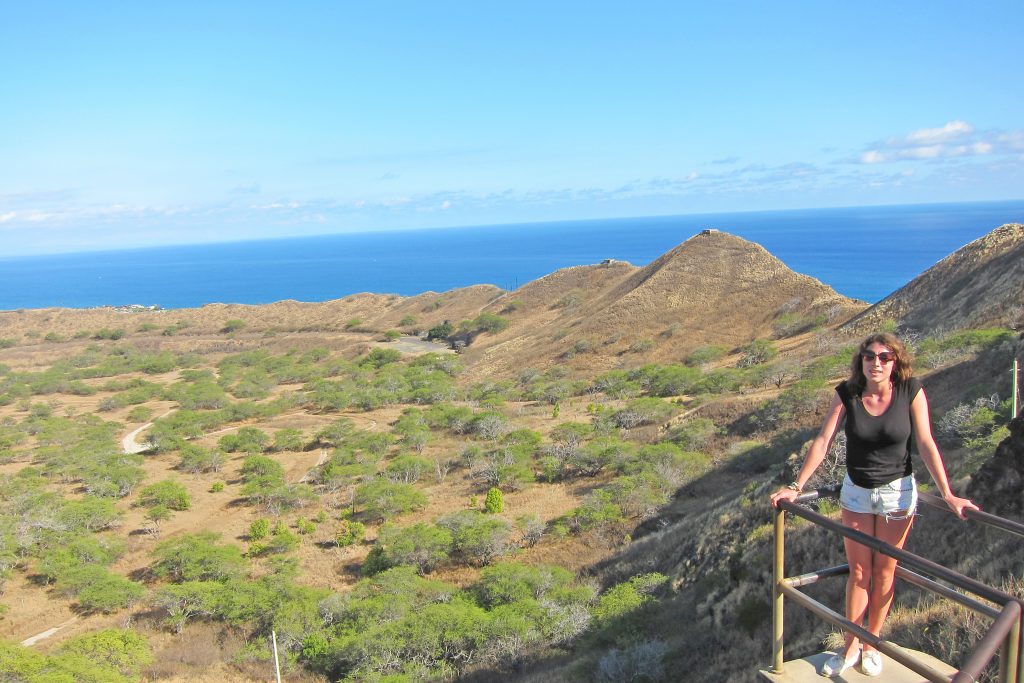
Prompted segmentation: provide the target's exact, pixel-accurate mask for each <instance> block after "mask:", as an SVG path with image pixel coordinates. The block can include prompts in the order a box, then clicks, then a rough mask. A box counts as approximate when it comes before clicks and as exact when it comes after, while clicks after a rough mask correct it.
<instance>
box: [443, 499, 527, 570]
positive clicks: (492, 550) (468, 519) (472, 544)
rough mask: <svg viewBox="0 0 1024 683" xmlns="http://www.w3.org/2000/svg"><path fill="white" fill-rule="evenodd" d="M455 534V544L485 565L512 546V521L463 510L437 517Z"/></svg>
mask: <svg viewBox="0 0 1024 683" xmlns="http://www.w3.org/2000/svg"><path fill="white" fill-rule="evenodd" d="M437 524H438V526H441V527H444V528H445V529H448V530H449V531H450V532H451V534H452V546H453V548H454V550H455V551H456V552H458V553H460V554H461V555H462V556H463V557H464V558H465V559H466V560H468V561H470V562H473V563H476V564H480V565H485V564H489V563H490V562H491V561H492V560H494V559H496V558H498V557H501V556H502V555H504V554H505V553H507V552H508V551H509V550H510V549H511V544H510V542H509V539H510V537H511V534H512V525H511V524H509V523H508V522H507V521H506V520H504V519H502V518H501V517H495V516H492V515H485V514H483V513H482V512H479V511H476V510H461V511H459V512H455V513H452V514H450V515H446V516H444V517H442V518H441V519H439V520H438V521H437Z"/></svg>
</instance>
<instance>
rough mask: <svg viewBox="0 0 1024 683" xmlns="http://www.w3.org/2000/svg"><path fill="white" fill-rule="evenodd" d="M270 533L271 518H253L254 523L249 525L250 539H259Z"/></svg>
mask: <svg viewBox="0 0 1024 683" xmlns="http://www.w3.org/2000/svg"><path fill="white" fill-rule="evenodd" d="M269 533H270V520H268V519H263V518H262V517H261V518H260V519H255V520H253V522H252V524H250V525H249V540H250V541H259V540H262V539H264V538H266V537H267V535H268V534H269Z"/></svg>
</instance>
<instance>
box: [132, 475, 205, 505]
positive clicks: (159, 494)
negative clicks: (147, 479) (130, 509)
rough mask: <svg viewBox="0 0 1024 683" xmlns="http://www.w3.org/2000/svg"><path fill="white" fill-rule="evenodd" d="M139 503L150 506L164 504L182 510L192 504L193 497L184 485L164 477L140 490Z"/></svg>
mask: <svg viewBox="0 0 1024 683" xmlns="http://www.w3.org/2000/svg"><path fill="white" fill-rule="evenodd" d="M139 505H141V506H142V507H148V508H152V507H157V506H164V507H166V508H169V509H171V510H178V511H181V510H188V509H189V508H190V507H191V506H192V499H191V498H190V497H189V495H188V491H187V490H186V489H185V487H184V486H182V485H181V484H179V483H178V482H176V481H173V480H171V479H164V480H163V481H158V482H156V483H155V484H150V485H149V486H147V487H145V488H144V489H142V490H141V491H140V492H139Z"/></svg>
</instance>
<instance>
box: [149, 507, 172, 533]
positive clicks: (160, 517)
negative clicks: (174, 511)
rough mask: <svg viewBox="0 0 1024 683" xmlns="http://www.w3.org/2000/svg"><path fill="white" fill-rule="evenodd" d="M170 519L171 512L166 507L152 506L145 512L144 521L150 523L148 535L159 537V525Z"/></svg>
mask: <svg viewBox="0 0 1024 683" xmlns="http://www.w3.org/2000/svg"><path fill="white" fill-rule="evenodd" d="M170 518H171V510H170V508H168V507H167V506H166V505H154V506H153V507H151V508H149V510H147V511H146V521H147V522H149V523H150V533H151V534H153V535H154V536H159V535H160V525H161V524H163V523H164V522H166V521H167V520H168V519H170Z"/></svg>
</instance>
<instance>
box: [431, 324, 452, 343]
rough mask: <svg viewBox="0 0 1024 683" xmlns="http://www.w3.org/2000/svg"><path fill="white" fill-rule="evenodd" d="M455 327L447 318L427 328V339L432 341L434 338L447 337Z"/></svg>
mask: <svg viewBox="0 0 1024 683" xmlns="http://www.w3.org/2000/svg"><path fill="white" fill-rule="evenodd" d="M454 331H455V328H454V327H452V324H451V323H450V322H448V321H447V320H446V321H444V322H443V323H441V324H440V325H435V326H434V327H431V328H430V329H429V330H427V341H433V340H435V339H447V338H448V337H450V336H451V335H452V332H454Z"/></svg>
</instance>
